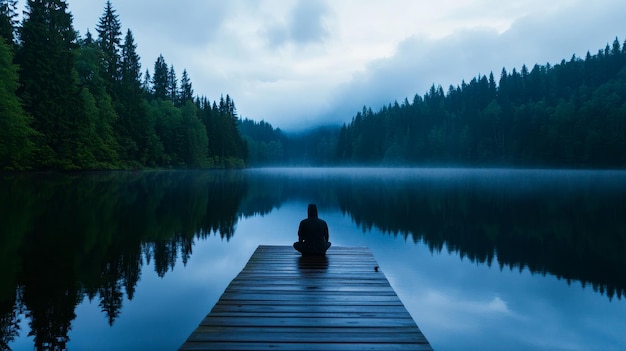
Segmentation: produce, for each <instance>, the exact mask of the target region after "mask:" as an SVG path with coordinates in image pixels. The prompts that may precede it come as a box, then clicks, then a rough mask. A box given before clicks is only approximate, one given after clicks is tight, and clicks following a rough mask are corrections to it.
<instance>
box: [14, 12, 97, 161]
mask: <svg viewBox="0 0 626 351" xmlns="http://www.w3.org/2000/svg"><path fill="white" fill-rule="evenodd" d="M20 39H21V46H20V49H19V50H18V52H17V56H16V61H17V63H18V64H19V65H20V66H21V75H20V78H21V89H20V93H21V98H22V100H23V101H24V106H25V110H26V112H27V113H29V114H30V115H31V116H33V118H34V123H33V127H34V128H35V130H37V131H38V132H40V133H41V134H42V136H43V140H42V145H41V147H42V149H41V150H42V153H41V154H40V155H39V158H40V159H39V163H40V164H41V166H43V167H55V168H56V167H60V168H64V169H74V168H83V167H90V166H91V165H93V161H94V157H93V153H92V152H91V150H90V149H89V148H88V144H89V142H90V137H91V135H89V132H90V131H93V129H92V126H91V125H90V121H89V120H88V116H87V115H86V113H85V107H84V101H83V96H82V94H81V91H80V89H79V87H78V82H77V79H76V77H77V74H76V71H75V68H74V64H75V50H76V32H75V31H74V29H73V27H72V15H71V14H70V13H69V12H68V9H67V3H66V1H63V0H28V2H27V3H26V11H25V17H24V20H23V24H22V27H21V29H20Z"/></svg>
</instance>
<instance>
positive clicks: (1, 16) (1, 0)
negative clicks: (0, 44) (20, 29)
mask: <svg viewBox="0 0 626 351" xmlns="http://www.w3.org/2000/svg"><path fill="white" fill-rule="evenodd" d="M16 26H17V0H0V38H4V40H5V43H6V44H13V41H14V37H15V36H14V34H15V28H16Z"/></svg>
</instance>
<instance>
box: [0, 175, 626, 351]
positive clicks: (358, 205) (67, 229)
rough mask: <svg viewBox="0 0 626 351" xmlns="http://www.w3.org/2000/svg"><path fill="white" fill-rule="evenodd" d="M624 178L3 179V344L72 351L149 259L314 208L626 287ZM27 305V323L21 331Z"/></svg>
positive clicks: (493, 257)
mask: <svg viewBox="0 0 626 351" xmlns="http://www.w3.org/2000/svg"><path fill="white" fill-rule="evenodd" d="M625 180H626V175H625V174H624V173H619V172H565V171H561V172H555V171H553V172H550V171H498V170H496V171H487V170H371V169H370V170H367V169H365V170H364V169H339V170H330V169H328V170H319V169H318V170H307V169H292V170H250V171H210V172H199V171H198V172H177V171H171V172H141V173H133V172H120V173H102V174H100V173H95V174H87V175H85V174H80V175H59V174H46V175H11V176H6V175H5V176H3V177H2V178H0V193H2V194H3V196H2V198H1V199H0V213H1V214H2V220H0V267H2V268H0V282H1V285H0V328H1V329H0V333H1V334H0V335H1V337H0V349H5V348H7V347H8V345H9V344H10V342H11V341H12V340H14V339H15V338H16V337H17V336H18V335H19V334H21V333H28V334H29V335H32V336H33V337H34V342H35V347H36V348H37V349H50V350H57V349H64V348H65V344H66V343H67V342H68V340H69V338H68V332H69V330H70V329H71V326H72V322H73V320H74V319H75V318H76V315H75V309H76V306H77V305H78V304H80V303H81V302H82V301H83V299H85V298H88V299H89V300H96V301H99V306H100V309H101V311H102V312H103V314H105V315H106V317H107V320H108V323H109V324H110V325H113V324H114V323H115V321H116V319H117V318H118V317H119V316H120V313H121V310H122V307H123V306H122V302H123V301H124V294H125V295H126V297H127V298H128V299H129V300H132V299H133V297H134V293H135V289H136V286H137V283H138V281H139V280H140V278H141V268H142V266H143V265H152V266H153V267H154V270H155V272H156V274H157V275H159V276H161V277H163V276H164V275H165V274H166V273H167V272H168V271H170V270H172V269H173V268H174V264H175V262H176V260H177V259H178V258H179V257H180V258H181V261H182V262H183V264H186V263H187V261H188V260H189V257H190V256H191V255H192V249H193V244H194V241H196V240H202V239H204V238H206V237H208V236H210V235H219V236H221V237H222V238H223V239H225V240H228V239H229V238H231V237H232V235H233V234H234V233H235V226H236V223H237V220H238V219H239V218H240V216H245V217H249V216H253V215H264V214H267V213H270V212H271V211H272V210H274V209H275V208H279V207H280V206H281V204H282V203H284V202H286V201H293V200H302V201H303V202H304V203H308V202H316V203H318V204H319V205H320V206H321V207H324V208H335V209H339V210H341V211H342V212H343V213H347V214H349V215H350V216H351V217H352V218H353V220H354V222H355V223H356V224H357V225H358V226H361V227H362V228H364V229H367V228H371V227H377V228H379V229H381V230H382V231H383V232H386V233H389V234H390V235H394V236H397V235H402V236H404V237H405V238H407V239H411V240H412V241H415V242H419V241H422V242H424V243H425V244H426V245H428V247H429V248H430V249H431V251H441V250H443V249H444V248H446V249H447V250H450V251H454V252H458V254H459V256H461V257H468V258H470V259H471V260H472V261H476V262H480V263H485V264H488V265H490V266H491V265H493V264H496V263H497V264H498V265H499V266H500V268H503V267H510V268H517V269H520V270H522V269H524V268H528V269H529V270H530V271H531V272H533V273H540V274H552V275H555V276H557V277H561V278H564V279H567V280H568V282H570V281H580V282H581V283H582V284H583V285H585V284H590V285H591V286H592V287H593V289H594V290H596V291H598V292H600V293H602V294H606V296H608V297H609V298H615V297H616V298H621V297H622V295H623V294H624V292H625V290H624V289H625V288H626V277H625V276H624V274H623V269H622V268H623V267H626V258H624V256H623V255H622V252H623V251H624V249H625V248H626V220H625V219H624V218H625V217H626V216H625V215H626V204H625V203H624V201H623V199H624V198H626V185H624V184H626V181H625ZM23 313H25V315H26V318H27V319H28V321H29V328H30V329H31V330H30V331H23V330H19V325H20V321H19V316H20V315H22V314H23Z"/></svg>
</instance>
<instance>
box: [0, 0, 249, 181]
mask: <svg viewBox="0 0 626 351" xmlns="http://www.w3.org/2000/svg"><path fill="white" fill-rule="evenodd" d="M67 6H68V5H67V2H66V1H64V0H46V1H37V0H28V1H27V3H26V11H25V13H24V16H23V19H22V20H21V23H18V20H17V18H18V14H17V0H0V115H1V116H2V118H0V170H9V171H21V170H63V171H73V170H102V169H138V168H213V167H220V168H231V167H243V166H244V162H245V158H246V145H245V144H244V142H243V139H242V138H241V136H240V134H239V129H238V123H239V120H238V116H237V112H236V108H235V103H234V100H233V99H232V98H231V97H230V96H229V95H226V97H224V96H222V97H220V99H219V102H216V101H213V102H211V101H210V100H209V99H207V98H206V97H200V96H194V91H193V87H192V83H191V79H190V77H189V75H188V73H187V71H186V70H183V72H182V74H181V76H180V80H179V79H178V78H177V74H176V70H175V69H174V66H173V65H168V64H167V63H166V61H165V59H164V57H163V56H162V55H161V56H159V57H158V58H157V59H156V61H155V63H154V68H153V70H152V74H150V71H149V70H148V69H146V70H145V72H144V73H142V67H141V59H140V57H139V56H138V54H137V44H136V42H135V39H134V37H133V33H132V31H131V30H130V29H129V30H127V32H126V33H125V35H123V33H122V30H121V28H122V25H121V23H120V20H119V16H118V15H117V13H116V10H115V9H114V8H113V6H112V4H111V2H110V1H107V3H106V6H105V9H104V12H103V15H102V17H100V19H99V22H98V23H97V26H96V29H97V33H95V36H94V35H92V34H91V33H90V32H87V33H86V34H85V35H84V36H81V35H79V34H78V33H77V32H76V31H75V30H74V28H73V25H72V15H71V13H70V12H69V11H68V7H67Z"/></svg>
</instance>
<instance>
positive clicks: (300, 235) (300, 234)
mask: <svg viewBox="0 0 626 351" xmlns="http://www.w3.org/2000/svg"><path fill="white" fill-rule="evenodd" d="M302 241H303V240H302V222H300V225H299V226H298V242H300V243H301V242H302Z"/></svg>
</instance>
